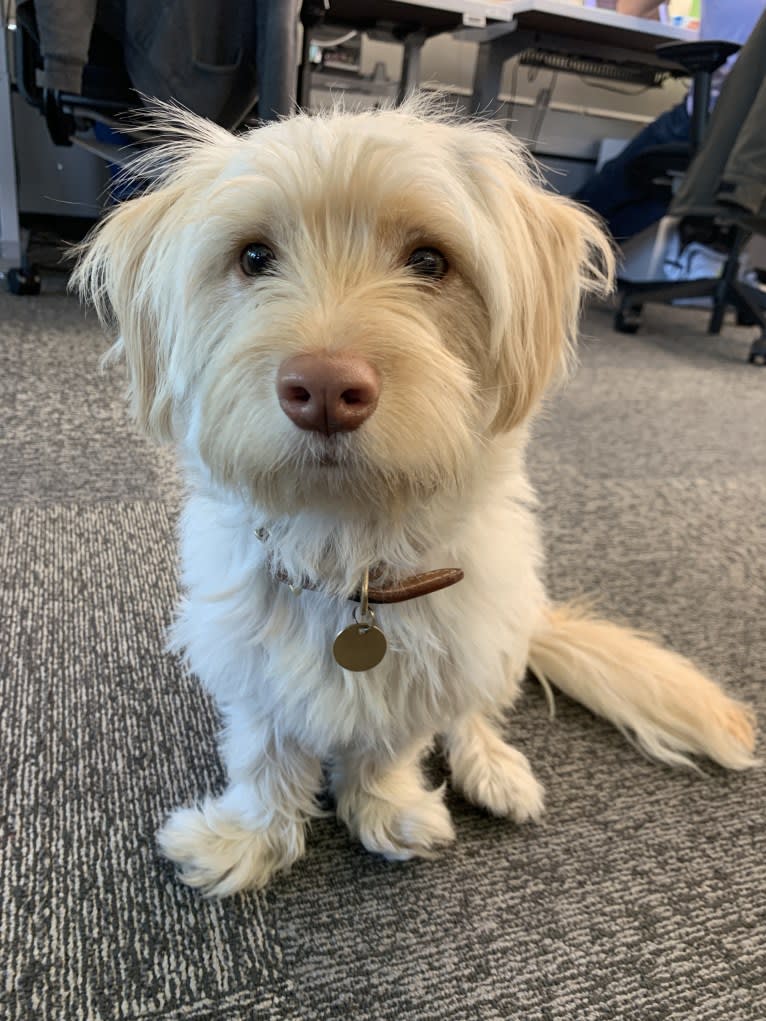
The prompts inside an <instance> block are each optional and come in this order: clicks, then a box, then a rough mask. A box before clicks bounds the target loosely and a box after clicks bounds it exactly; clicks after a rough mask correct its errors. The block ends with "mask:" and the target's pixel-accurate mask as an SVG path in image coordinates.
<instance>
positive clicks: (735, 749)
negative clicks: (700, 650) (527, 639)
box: [529, 604, 760, 769]
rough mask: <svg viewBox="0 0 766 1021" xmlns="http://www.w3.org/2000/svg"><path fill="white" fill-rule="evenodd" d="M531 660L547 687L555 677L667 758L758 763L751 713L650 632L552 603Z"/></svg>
mask: <svg viewBox="0 0 766 1021" xmlns="http://www.w3.org/2000/svg"><path fill="white" fill-rule="evenodd" d="M529 666H530V669H531V670H532V672H533V673H534V674H535V675H536V676H537V678H538V679H539V680H540V681H541V683H542V684H543V686H544V687H546V689H547V682H548V681H550V682H551V683H553V684H554V685H555V686H556V687H557V688H559V689H560V690H561V691H563V692H564V694H566V695H569V696H570V698H573V699H575V700H576V701H577V702H581V703H582V704H583V705H584V706H586V707H587V708H588V709H590V710H591V712H593V713H595V714H596V715H597V716H603V717H604V718H605V719H607V720H609V721H610V722H611V723H613V724H614V725H615V726H616V727H619V729H620V730H621V731H623V732H624V733H626V734H628V735H629V736H633V737H634V738H635V739H636V740H637V742H638V744H639V745H640V746H641V747H642V748H643V749H644V750H645V751H646V752H648V753H649V755H651V756H653V757H654V758H656V759H660V760H662V761H663V762H669V763H673V764H683V765H692V764H693V763H692V762H691V760H690V759H689V755H707V756H708V757H709V758H711V759H714V760H715V761H716V762H718V763H720V764H721V765H722V766H726V767H727V768H729V769H748V768H749V767H751V766H757V765H759V764H760V763H759V760H758V759H756V758H755V757H754V756H753V749H754V747H755V717H754V714H753V712H752V711H751V710H750V709H749V708H748V707H747V706H745V705H743V704H742V703H741V702H737V701H735V700H734V699H731V698H729V697H728V695H726V694H725V693H724V692H723V690H722V689H721V688H720V687H719V686H718V685H717V684H716V683H715V682H714V681H711V680H709V679H708V678H707V677H705V676H704V675H703V674H701V673H700V671H699V670H697V668H696V667H695V666H694V665H693V664H692V663H690V662H689V660H688V659H685V658H684V657H683V656H679V655H678V654H677V653H675V652H670V651H669V650H667V649H663V648H660V646H658V645H655V644H654V642H652V641H651V640H650V639H649V637H648V636H646V635H642V634H639V633H638V632H636V631H631V630H630V629H628V628H623V627H618V626H617V625H616V624H610V623H609V622H608V621H603V620H597V619H595V618H593V617H589V616H588V615H587V611H585V610H583V609H582V608H580V607H577V606H574V605H571V604H565V605H559V606H553V607H550V608H549V609H548V611H547V614H546V623H545V626H544V627H543V628H542V629H541V630H540V632H539V633H537V634H536V635H534V637H533V639H532V645H531V650H530V658H529Z"/></svg>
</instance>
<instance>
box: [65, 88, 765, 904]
mask: <svg viewBox="0 0 766 1021" xmlns="http://www.w3.org/2000/svg"><path fill="white" fill-rule="evenodd" d="M163 116H164V118H165V120H164V122H163V124H162V125H161V126H162V128H163V130H165V131H168V132H170V134H171V141H170V142H169V143H167V144H165V145H164V146H162V147H160V148H159V149H158V150H157V151H155V153H154V154H153V155H152V156H151V157H149V158H148V159H146V160H144V162H143V165H142V166H141V167H140V168H139V169H140V171H141V172H142V173H143V172H147V171H150V172H152V173H153V174H154V175H155V181H154V184H153V185H152V187H151V188H150V190H149V191H148V192H146V193H145V194H143V195H142V196H141V197H139V198H136V199H134V200H132V201H129V202H126V203H124V204H123V205H121V206H119V207H118V208H116V209H115V210H114V211H113V212H112V213H111V214H110V215H109V216H107V217H106V219H105V220H104V221H103V222H102V223H101V224H100V225H99V226H98V228H97V229H96V231H95V233H94V235H93V236H92V237H91V238H90V239H89V241H88V242H86V246H85V250H84V253H83V255H82V259H81V262H80V265H79V268H78V270H77V273H76V283H77V285H78V286H79V288H80V290H81V292H82V293H83V294H85V295H86V296H88V297H89V298H90V299H91V300H92V301H93V302H94V304H95V305H96V307H97V309H98V310H99V313H100V314H101V315H102V316H103V317H105V318H106V319H109V318H111V315H112V314H113V316H114V319H115V320H116V322H117V324H118V326H119V331H120V339H119V341H118V343H117V349H118V350H119V351H123V352H124V356H125V358H126V360H127V365H128V370H129V374H130V380H131V391H132V399H133V405H134V410H135V414H136V416H137V419H138V421H139V423H140V424H141V425H142V426H143V427H144V429H146V430H147V431H148V432H149V433H150V434H152V435H153V436H155V437H158V438H161V439H165V440H172V441H173V442H174V443H176V444H177V446H178V447H179V449H180V452H181V456H182V459H183V463H184V465H185V471H186V480H187V483H188V499H187V502H186V506H185V511H184V514H183V519H182V524H181V555H182V564H183V586H184V591H185V595H184V599H183V602H182V605H181V607H180V611H179V614H178V619H177V622H176V624H175V627H174V631H173V646H174V648H176V649H179V650H183V651H184V653H185V657H186V661H187V663H188V666H189V668H190V669H191V670H192V671H193V672H194V673H195V674H196V675H197V676H198V677H200V678H201V679H202V681H203V682H204V684H205V685H206V687H207V688H208V690H209V691H210V692H211V693H212V694H213V696H214V697H215V699H216V702H217V704H218V706H219V708H220V711H221V714H222V716H223V718H224V721H225V728H224V731H223V736H222V740H221V754H222V756H223V758H224V760H225V763H226V768H227V770H228V777H229V784H228V787H227V788H226V790H225V792H224V793H223V795H222V796H220V797H217V798H209V799H207V800H206V801H205V802H204V804H202V805H201V806H199V807H192V808H182V809H179V810H177V811H176V812H174V813H173V814H172V815H171V816H170V818H169V820H168V821H167V823H166V824H165V826H164V828H163V829H162V831H161V833H160V835H159V842H160V847H161V848H162V850H163V852H164V853H165V854H166V855H167V856H168V857H169V858H170V859H172V860H173V861H174V862H175V863H177V865H178V866H179V867H180V870H181V873H182V876H183V878H184V880H185V881H186V882H187V883H190V884H192V885H193V886H197V887H201V888H202V889H203V890H204V891H206V892H207V893H209V894H214V895H219V896H222V895H225V894H230V893H233V892H234V891H237V890H241V889H243V888H247V887H260V886H262V885H263V884H265V883H266V882H267V881H268V880H269V878H270V877H271V876H272V875H273V873H274V872H275V871H276V870H278V869H283V868H285V867H286V866H289V865H290V863H292V862H294V861H295V860H296V859H297V858H299V857H300V856H301V855H302V854H303V852H304V848H305V834H306V828H307V824H308V823H309V821H310V820H311V817H312V816H314V815H317V814H318V809H317V800H316V799H317V793H318V791H319V789H320V787H321V785H322V783H323V765H324V766H325V767H326V770H327V775H329V778H330V784H331V788H332V793H333V795H334V798H335V802H336V805H337V813H338V816H339V817H340V818H341V819H342V820H343V821H344V822H345V823H346V824H347V825H348V827H349V829H350V830H351V831H352V833H353V834H355V835H356V836H357V837H358V838H359V839H360V840H361V841H362V843H363V844H364V846H365V847H367V848H368V849H369V850H370V851H375V852H378V853H380V854H382V855H385V856H386V857H387V858H392V859H406V858H409V857H411V856H413V855H428V854H430V853H432V852H433V850H434V849H435V848H436V847H437V846H438V845H442V844H445V843H447V842H449V841H451V840H453V839H454V836H455V834H454V830H453V827H452V823H451V820H450V816H449V813H448V811H447V808H446V806H445V804H444V800H443V790H441V789H439V790H429V789H428V787H427V786H426V785H425V784H424V780H423V777H422V775H421V770H420V760H421V757H422V756H423V754H424V751H425V750H426V749H428V748H429V747H430V746H431V745H432V743H433V741H434V738H435V737H436V736H440V737H441V739H442V741H443V747H444V749H445V751H446V755H447V758H448V761H449V766H450V770H451V775H452V781H453V783H454V785H455V786H456V787H457V788H458V789H459V790H460V791H462V793H463V794H464V795H465V797H466V798H468V799H469V800H470V801H472V802H474V803H475V804H477V805H480V806H482V807H483V808H485V809H487V810H488V811H490V812H492V813H494V814H496V815H500V816H510V817H511V818H513V819H514V820H516V821H517V822H523V821H526V820H534V819H537V818H538V817H539V816H540V813H541V812H542V808H543V792H542V789H541V787H540V785H539V783H538V782H537V781H536V780H535V778H534V776H533V775H532V772H531V770H530V766H529V763H528V761H527V759H526V758H525V757H524V756H523V755H522V754H521V753H520V752H518V751H516V750H515V749H513V748H512V747H510V746H509V745H508V744H506V743H505V741H504V740H503V737H502V725H503V719H504V714H505V712H506V710H507V709H508V707H509V706H511V705H512V703H513V701H514V699H515V697H516V695H517V693H518V691H519V686H520V683H521V680H522V678H523V676H524V674H525V671H526V669H527V667H530V668H531V670H532V671H533V672H534V674H535V675H536V676H537V677H538V678H540V679H541V680H542V681H543V683H544V684H545V685H546V690H547V682H548V680H549V681H551V682H552V683H553V684H555V685H556V686H557V687H558V688H560V689H561V690H562V691H563V692H566V693H567V694H568V695H570V696H571V697H573V698H575V699H577V700H579V701H580V702H582V703H583V704H584V705H586V706H587V707H588V708H589V709H591V710H592V711H593V712H594V713H598V714H600V715H602V716H604V717H606V718H607V719H609V720H611V721H612V722H613V723H614V724H616V725H617V726H618V727H620V728H621V729H623V730H624V731H626V732H628V733H629V734H631V735H632V736H633V737H634V738H635V740H636V741H637V742H638V743H639V744H640V745H641V746H642V748H644V749H645V750H646V751H647V752H649V753H650V754H651V755H653V756H655V757H656V758H658V759H661V760H663V761H665V762H672V763H682V762H688V761H689V759H688V756H690V755H698V754H700V755H707V756H709V757H711V758H712V759H715V760H716V761H717V762H719V763H720V764H722V765H724V766H727V767H730V768H732V769H743V768H746V767H748V766H752V765H754V764H755V763H756V760H755V759H754V758H753V754H752V752H753V720H752V716H751V714H750V712H749V711H748V709H747V708H745V707H743V706H742V705H740V704H738V703H737V702H735V701H733V700H732V699H731V698H729V697H728V696H727V695H726V694H725V693H724V692H723V691H722V690H721V689H720V688H719V687H718V686H717V685H716V684H715V683H714V682H713V681H711V680H708V679H707V678H705V677H703V676H702V675H701V674H700V673H699V672H698V671H697V670H696V669H695V667H694V666H692V664H691V663H689V662H688V661H687V660H685V659H683V658H681V657H680V656H678V655H676V654H674V653H671V652H668V651H664V650H662V649H660V648H658V647H657V646H655V645H654V644H652V643H651V642H650V641H649V640H648V639H646V638H644V637H642V636H640V635H637V634H635V633H633V632H630V631H628V630H625V629H622V628H619V627H617V626H615V625H613V624H609V623H606V622H603V621H599V620H595V619H592V618H590V617H589V616H588V615H587V614H586V613H585V612H584V611H582V610H578V609H577V608H573V607H564V606H553V605H551V604H550V603H549V601H548V600H547V599H546V595H545V593H544V591H543V586H542V583H541V580H540V576H541V561H542V556H541V550H540V542H539V538H538V531H537V526H536V523H535V518H534V512H533V508H534V497H533V494H532V492H531V490H530V486H529V483H528V481H527V478H526V475H525V469H524V449H525V445H526V442H527V432H528V428H527V427H528V422H529V420H530V417H531V416H532V415H533V413H534V410H535V408H536V407H537V405H538V403H539V401H540V398H541V396H542V394H543V392H544V390H545V389H546V388H547V386H548V385H549V383H550V382H551V381H552V380H553V379H554V378H555V377H556V376H557V375H559V374H560V372H561V370H562V368H563V367H564V365H565V363H566V361H567V356H568V354H569V353H570V350H571V346H572V341H573V336H574V332H575V329H576V321H577V316H578V311H579V306H580V302H581V298H582V296H583V294H584V293H585V292H588V291H597V290H603V289H604V288H605V287H607V286H608V284H609V278H610V274H611V261H612V260H611V254H610V251H609V247H608V245H607V243H606V241H605V239H604V237H603V236H602V234H601V233H600V230H599V228H598V227H597V225H596V224H595V223H594V222H593V221H592V220H591V219H589V218H588V216H587V215H586V214H585V213H583V212H582V211H581V210H580V209H578V208H577V207H576V206H575V205H574V204H572V203H571V202H568V201H566V200H565V199H562V198H559V197H556V196H553V195H551V194H548V193H546V192H545V191H544V190H543V189H542V188H541V187H540V185H539V183H538V181H537V178H536V176H535V173H534V171H533V170H532V169H531V168H530V165H529V161H528V159H527V158H526V156H525V154H524V152H523V151H522V149H521V148H520V146H519V145H518V143H516V142H514V140H513V138H511V137H510V136H509V135H508V134H507V133H506V132H505V131H504V130H502V129H499V128H497V127H493V126H491V125H487V124H477V123H459V122H458V121H456V120H455V119H454V118H450V117H445V116H440V115H436V114H435V113H434V112H433V111H432V110H429V107H428V104H424V103H423V102H422V101H411V102H410V103H409V104H407V105H406V106H404V107H403V108H400V109H396V110H382V111H377V112H374V113H346V112H344V111H342V110H336V111H334V112H332V113H331V114H328V115H326V116H316V117H311V116H298V117H295V118H293V119H290V120H287V121H284V122H282V123H278V124H274V125H270V126H268V127H264V128H261V129H259V130H257V131H253V132H250V133H248V134H244V135H240V136H238V137H235V136H233V135H231V134H228V133H227V132H225V131H223V130H222V129H219V128H217V127H215V126H214V125H212V124H210V123H207V122H205V121H202V120H199V119H197V118H194V117H192V116H191V115H185V114H179V113H178V111H175V112H174V111H171V110H165V112H164V115H163ZM444 568H455V569H459V570H461V571H462V572H463V575H464V577H463V580H462V581H460V582H459V583H458V584H454V585H451V586H449V587H443V588H439V587H438V586H439V584H441V583H440V582H439V579H440V578H442V573H440V572H442V569H444ZM368 571H369V572H370V575H369V578H370V580H369V585H370V586H372V588H371V589H370V592H369V599H370V601H371V606H370V608H368V607H367V606H366V605H362V606H359V605H358V600H360V599H361V600H363V599H364V592H362V589H363V588H364V585H365V577H366V572H368ZM431 572H436V573H435V574H433V575H432V574H431ZM424 574H425V575H426V577H425V579H424V578H423V577H421V576H422V575H424ZM452 580H454V578H453V579H452ZM431 589H436V590H435V591H430V590H431ZM376 599H377V600H378V601H379V602H382V603H384V604H385V605H376V604H375V602H374V600H376ZM397 599H398V600H399V601H392V600H397ZM354 610H356V615H354V612H353V611H354ZM360 614H361V616H360ZM373 614H374V618H373ZM355 620H356V621H357V623H354V621H355ZM344 629H346V631H347V633H348V635H350V639H349V641H350V645H351V650H352V651H351V654H352V655H353V656H356V657H357V658H360V662H361V665H362V666H366V669H363V670H361V672H360V671H359V669H344V668H343V667H341V665H340V664H339V662H338V661H337V660H336V658H335V655H336V654H337V655H338V657H339V659H340V660H341V661H342V662H344V663H348V657H347V654H346V653H343V651H342V650H340V651H339V648H338V646H337V645H335V644H334V640H335V636H336V634H337V633H338V632H340V631H342V630H344ZM381 632H382V633H383V635H385V639H386V641H387V652H386V653H385V655H383V658H382V659H380V655H381V653H382V649H383V642H382V639H381V634H380V633H381ZM378 659H380V662H379V663H377V660H378ZM375 663H377V665H373V664H375ZM351 665H352V666H354V663H352V664H351ZM358 666H359V662H357V663H356V667H358Z"/></svg>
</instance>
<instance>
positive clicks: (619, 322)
mask: <svg viewBox="0 0 766 1021" xmlns="http://www.w3.org/2000/svg"><path fill="white" fill-rule="evenodd" d="M640 325H641V309H640V308H635V307H630V306H629V307H628V308H621V309H620V311H619V312H618V313H617V314H616V315H615V317H614V328H615V330H617V332H618V333H638V328H639V327H640Z"/></svg>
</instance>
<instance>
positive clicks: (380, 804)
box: [340, 788, 455, 861]
mask: <svg viewBox="0 0 766 1021" xmlns="http://www.w3.org/2000/svg"><path fill="white" fill-rule="evenodd" d="M354 801H355V804H354V806H353V809H351V810H349V811H346V812H341V813H340V814H341V816H342V817H343V818H344V820H345V822H346V823H347V824H348V827H349V829H350V830H351V833H352V834H353V835H354V836H356V837H358V838H359V840H361V842H362V844H363V845H364V846H365V847H366V848H367V850H368V851H372V852H373V854H382V855H383V857H384V858H387V859H388V860H389V861H407V860H408V859H409V858H431V857H433V855H434V853H435V851H436V850H437V849H438V848H439V847H440V846H443V845H444V844H449V843H452V841H453V840H454V839H455V829H454V827H453V825H452V819H451V818H450V814H449V811H448V810H447V806H446V805H445V804H444V788H440V789H439V790H435V791H426V790H425V789H421V790H420V792H419V796H418V798H417V800H409V799H408V800H407V801H406V802H404V803H398V802H396V801H391V800H388V799H386V798H381V797H377V796H375V795H372V794H365V795H361V796H357V797H356V798H355V799H354Z"/></svg>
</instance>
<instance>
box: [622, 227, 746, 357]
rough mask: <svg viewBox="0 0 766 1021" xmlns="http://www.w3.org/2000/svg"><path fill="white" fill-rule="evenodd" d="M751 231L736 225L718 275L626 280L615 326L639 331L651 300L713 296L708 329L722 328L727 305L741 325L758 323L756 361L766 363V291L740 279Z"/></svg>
mask: <svg viewBox="0 0 766 1021" xmlns="http://www.w3.org/2000/svg"><path fill="white" fill-rule="evenodd" d="M748 237H749V234H748V233H747V232H746V231H744V230H742V229H740V228H735V229H734V232H733V235H732V238H731V244H730V250H729V255H728V258H727V260H726V264H725V266H724V268H723V272H722V273H721V275H720V276H718V277H704V278H701V279H699V280H675V281H670V280H646V281H643V282H641V283H632V282H628V281H625V282H623V283H622V287H621V289H622V298H621V301H620V307H619V309H618V311H617V314H616V315H615V319H614V328H615V329H616V330H617V331H618V332H620V333H636V332H637V331H638V329H639V328H640V326H641V310H642V308H643V306H644V305H646V304H649V303H655V302H656V303H664V304H670V303H671V302H674V301H682V300H684V299H689V298H711V299H712V303H713V309H712V312H711V315H710V322H709V324H708V333H712V334H718V333H720V332H721V327H722V325H723V318H724V315H725V314H726V310H727V308H733V309H735V310H736V313H737V322H738V323H739V325H741V326H758V327H760V330H761V336H760V337H759V339H758V340H756V341H755V342H754V344H753V346H752V347H751V349H750V358H749V361H750V363H751V364H752V365H762V364H764V363H766V291H762V290H761V289H760V288H758V287H752V286H750V285H749V284H746V283H745V282H744V281H742V280H740V279H738V277H739V270H740V254H741V251H742V248H743V246H744V244H745V242H746V241H747V239H748Z"/></svg>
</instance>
